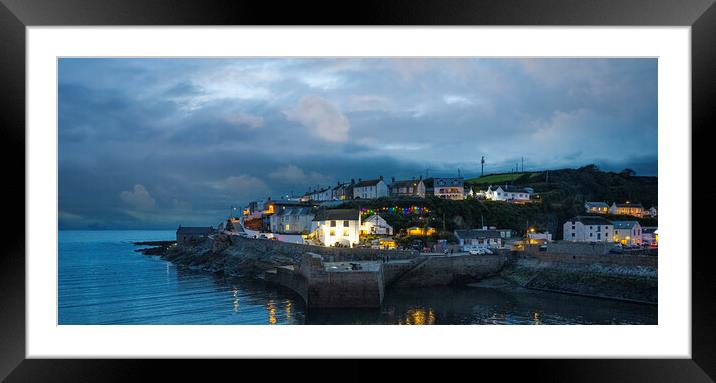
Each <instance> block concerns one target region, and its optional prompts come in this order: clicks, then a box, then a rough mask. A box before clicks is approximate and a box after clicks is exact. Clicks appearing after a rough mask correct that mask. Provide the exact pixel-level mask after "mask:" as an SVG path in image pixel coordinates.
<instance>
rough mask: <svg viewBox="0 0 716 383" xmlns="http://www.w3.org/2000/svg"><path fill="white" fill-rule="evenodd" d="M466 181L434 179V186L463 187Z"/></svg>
mask: <svg viewBox="0 0 716 383" xmlns="http://www.w3.org/2000/svg"><path fill="white" fill-rule="evenodd" d="M464 184H465V180H464V179H463V178H462V177H448V178H445V177H435V178H433V185H434V186H463V185H464Z"/></svg>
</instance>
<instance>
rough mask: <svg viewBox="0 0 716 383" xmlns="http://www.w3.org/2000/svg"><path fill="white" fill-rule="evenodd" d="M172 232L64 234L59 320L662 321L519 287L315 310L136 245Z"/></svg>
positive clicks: (285, 294) (636, 309)
mask: <svg viewBox="0 0 716 383" xmlns="http://www.w3.org/2000/svg"><path fill="white" fill-rule="evenodd" d="M174 237H175V233H174V231H60V233H59V286H58V287H59V298H58V300H59V302H58V303H59V304H58V306H59V313H58V318H59V324H656V323H657V308H656V306H650V305H642V304H635V303H624V302H616V301H609V300H602V299H594V298H585V297H577V296H570V295H562V294H553V293H545V292H536V291H532V290H525V289H518V288H512V287H510V288H500V289H495V288H484V287H459V288H458V287H440V288H423V289H413V290H400V291H389V292H387V293H386V296H385V300H384V304H383V307H382V308H381V309H374V310H311V312H310V313H307V312H306V309H305V307H304V305H303V302H302V301H301V300H300V298H298V297H297V296H296V295H294V294H293V293H292V292H291V291H289V290H286V289H283V288H280V287H276V286H274V285H270V284H265V283H263V282H260V281H255V280H251V279H243V278H242V279H237V278H224V277H222V276H220V275H215V274H209V273H204V272H196V271H189V270H186V269H182V268H178V267H176V266H174V265H173V264H171V263H169V262H165V261H163V260H161V259H159V258H158V257H151V256H145V255H142V254H140V253H137V252H135V251H134V250H135V249H137V248H138V247H137V246H135V245H133V244H132V242H134V241H148V240H170V239H174Z"/></svg>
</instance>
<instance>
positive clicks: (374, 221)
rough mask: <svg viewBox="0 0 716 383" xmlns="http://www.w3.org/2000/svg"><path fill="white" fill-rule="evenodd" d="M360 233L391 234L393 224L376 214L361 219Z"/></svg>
mask: <svg viewBox="0 0 716 383" xmlns="http://www.w3.org/2000/svg"><path fill="white" fill-rule="evenodd" d="M360 234H362V235H393V226H390V225H388V222H387V221H386V220H385V219H384V218H383V217H381V216H379V215H378V214H373V215H371V216H370V217H368V218H366V219H364V220H362V221H361V224H360Z"/></svg>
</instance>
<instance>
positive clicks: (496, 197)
mask: <svg viewBox="0 0 716 383" xmlns="http://www.w3.org/2000/svg"><path fill="white" fill-rule="evenodd" d="M485 199H488V200H491V201H529V200H530V192H529V191H527V190H525V189H519V188H515V187H513V186H508V185H504V186H499V185H498V186H492V185H490V186H489V187H488V188H487V191H486V192H485Z"/></svg>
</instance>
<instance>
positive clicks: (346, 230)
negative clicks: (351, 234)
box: [343, 229, 348, 237]
mask: <svg viewBox="0 0 716 383" xmlns="http://www.w3.org/2000/svg"><path fill="white" fill-rule="evenodd" d="M343 236H344V237H347V236H348V229H343Z"/></svg>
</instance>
